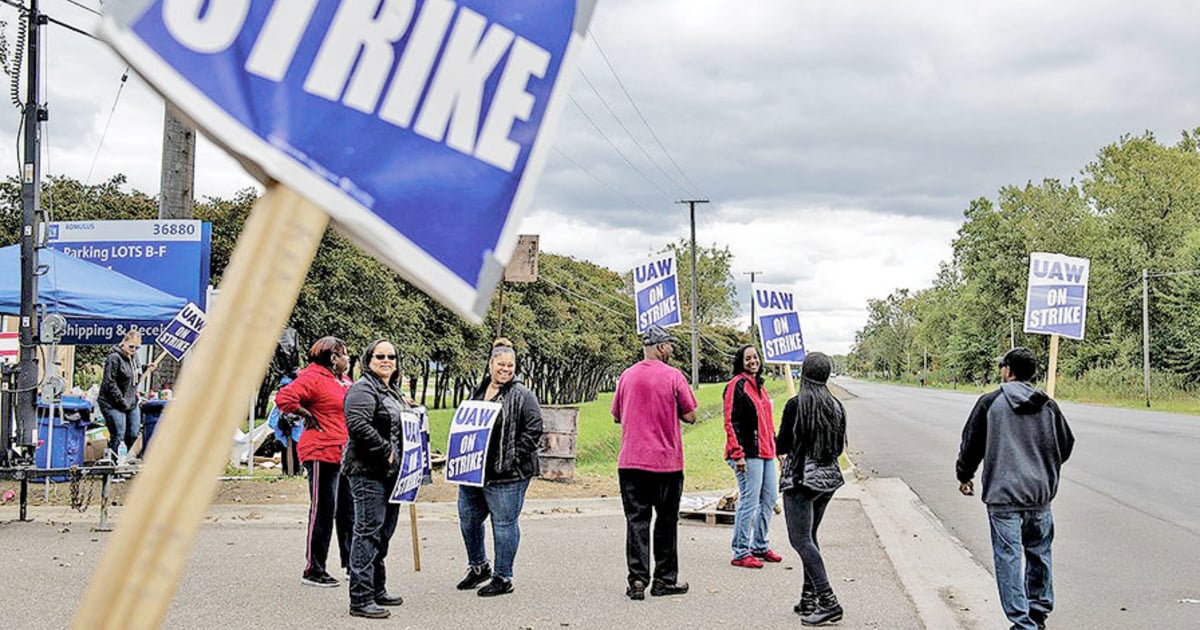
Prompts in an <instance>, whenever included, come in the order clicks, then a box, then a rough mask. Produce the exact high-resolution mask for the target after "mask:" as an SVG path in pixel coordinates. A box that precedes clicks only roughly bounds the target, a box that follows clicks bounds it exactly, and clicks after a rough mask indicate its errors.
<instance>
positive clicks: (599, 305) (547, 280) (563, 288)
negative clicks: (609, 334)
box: [543, 278, 629, 317]
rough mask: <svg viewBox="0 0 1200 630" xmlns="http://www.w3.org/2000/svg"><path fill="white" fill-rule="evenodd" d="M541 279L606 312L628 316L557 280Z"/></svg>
mask: <svg viewBox="0 0 1200 630" xmlns="http://www.w3.org/2000/svg"><path fill="white" fill-rule="evenodd" d="M543 280H545V281H546V284H549V285H550V286H552V287H554V288H556V289H558V290H559V291H562V292H564V293H570V294H571V295H574V296H575V297H577V298H579V299H581V300H583V301H584V302H587V303H589V304H592V305H593V306H597V307H599V308H602V309H604V310H606V311H608V312H610V313H614V314H616V315H620V316H621V317H628V316H629V313H622V312H620V311H618V310H615V309H612V308H609V307H607V306H605V305H603V304H601V303H599V302H597V301H595V300H593V299H591V298H589V297H588V296H586V295H583V294H582V293H579V292H577V291H574V290H572V289H568V288H567V287H564V286H563V285H561V284H559V283H557V282H555V281H553V280H550V279H549V278H543Z"/></svg>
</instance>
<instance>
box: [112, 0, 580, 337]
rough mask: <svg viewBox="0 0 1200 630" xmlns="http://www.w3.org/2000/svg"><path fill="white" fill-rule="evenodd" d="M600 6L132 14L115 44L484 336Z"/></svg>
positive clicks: (212, 129) (142, 6) (189, 2)
mask: <svg viewBox="0 0 1200 630" xmlns="http://www.w3.org/2000/svg"><path fill="white" fill-rule="evenodd" d="M593 8H594V0H557V1H552V2H547V1H545V0H506V1H505V2H492V1H490V0H457V1H454V0H383V1H380V0H273V1H272V0H124V1H113V2H109V3H108V4H107V5H106V6H105V17H104V19H103V20H102V21H101V25H100V29H99V32H100V33H101V35H102V36H103V38H104V39H105V40H107V41H108V42H109V43H110V44H111V45H112V46H113V48H114V49H115V50H116V51H117V52H118V53H119V54H120V55H121V56H122V57H123V58H124V59H125V60H126V61H127V62H129V64H130V65H131V66H133V67H134V68H136V69H137V71H138V73H139V74H141V75H142V76H143V77H145V78H146V80H147V81H149V82H150V83H152V84H153V85H154V87H155V88H156V89H157V90H158V91H160V92H162V93H163V94H164V95H165V96H166V97H167V98H168V99H169V100H170V101H172V102H173V103H174V104H175V105H176V106H177V107H179V108H180V109H181V110H183V111H184V112H185V113H186V114H187V115H188V116H189V117H191V118H192V119H193V120H195V121H196V123H197V124H199V125H200V126H202V127H203V128H204V129H205V131H206V132H207V133H208V134H209V135H210V136H211V137H212V138H214V139H215V140H217V141H218V142H219V143H221V144H222V145H223V146H224V147H225V148H226V149H228V150H229V151H231V152H233V153H234V154H236V155H238V156H239V157H240V158H242V162H243V164H245V165H246V166H247V167H248V168H249V169H251V171H252V172H253V173H254V174H255V175H256V176H258V177H259V178H260V179H263V180H264V181H267V180H277V181H280V182H282V183H284V184H286V185H288V186H290V187H292V188H293V189H295V190H296V191H298V192H299V193H301V194H302V195H304V196H305V197H307V198H308V199H310V200H311V201H312V202H313V203H315V204H317V205H319V206H321V207H323V208H324V209H325V210H326V211H327V212H329V213H330V215H331V216H332V217H333V219H334V220H335V222H336V223H337V224H338V226H339V227H340V229H341V230H342V231H344V232H345V233H346V234H347V235H349V236H350V237H351V238H353V239H355V240H356V241H357V242H358V243H359V244H361V245H362V246H363V247H365V248H366V249H368V250H370V251H371V252H373V253H374V254H375V255H376V256H378V257H379V258H380V259H382V260H384V261H385V262H387V263H388V264H389V265H391V266H392V267H394V268H395V269H396V270H397V271H398V272H400V273H401V274H403V275H404V276H405V277H407V278H408V279H409V280H411V281H412V282H414V283H415V284H417V285H418V286H420V287H421V288H422V289H424V290H425V291H426V292H428V293H430V294H431V295H433V296H435V297H437V298H438V299H440V300H441V301H442V302H443V303H445V304H446V305H447V306H450V307H451V308H453V309H454V310H456V311H458V312H459V313H460V314H462V315H464V316H465V317H467V318H468V319H471V320H472V321H475V322H477V323H478V322H482V319H483V315H484V313H485V312H486V310H487V306H488V302H489V301H490V297H491V293H492V290H493V288H494V287H495V285H496V283H497V282H498V281H499V280H500V277H501V274H502V272H503V269H504V266H505V265H506V264H507V263H508V260H509V257H510V256H511V255H512V251H513V249H514V248H515V247H516V244H517V236H518V235H517V226H518V225H519V223H520V221H519V219H520V216H521V214H522V213H523V212H524V209H525V208H526V207H527V206H528V205H529V202H530V200H531V198H532V196H533V187H534V183H535V180H536V178H537V176H538V175H539V174H540V172H541V170H542V167H543V166H544V164H545V159H546V155H547V152H548V151H549V148H550V147H549V142H548V140H547V136H548V129H549V128H551V127H552V126H553V124H554V122H555V120H556V118H557V116H558V114H559V112H560V111H561V109H562V104H563V100H564V96H565V95H564V93H565V91H566V90H565V81H563V80H562V79H563V78H564V77H566V76H568V75H569V72H570V70H571V68H572V67H573V63H574V57H575V55H576V54H577V51H578V49H579V47H580V45H581V43H582V41H583V36H584V34H585V33H586V31H587V23H588V20H589V19H590V17H591V13H592V10H593Z"/></svg>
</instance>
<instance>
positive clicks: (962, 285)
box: [849, 129, 1200, 391]
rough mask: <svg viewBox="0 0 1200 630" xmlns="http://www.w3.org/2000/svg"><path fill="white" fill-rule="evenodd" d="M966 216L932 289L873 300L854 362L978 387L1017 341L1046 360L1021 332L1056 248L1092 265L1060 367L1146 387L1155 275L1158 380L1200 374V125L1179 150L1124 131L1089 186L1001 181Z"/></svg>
mask: <svg viewBox="0 0 1200 630" xmlns="http://www.w3.org/2000/svg"><path fill="white" fill-rule="evenodd" d="M963 214H964V221H963V224H962V226H961V227H960V228H959V230H958V233H957V236H956V238H955V239H954V240H953V243H952V245H953V255H952V257H951V259H950V260H949V261H945V262H943V263H942V264H941V266H940V269H939V271H938V274H937V277H936V279H935V280H934V282H933V285H932V286H930V287H926V288H922V289H915V290H914V289H909V288H903V289H898V290H896V291H895V292H893V293H892V294H891V295H888V296H887V297H884V298H880V299H874V300H870V301H869V302H868V305H867V309H868V321H867V324H866V325H865V326H864V327H863V328H862V329H861V330H859V331H858V333H857V334H856V337H855V344H854V348H853V350H852V352H851V355H850V358H849V359H850V365H851V369H852V370H854V371H857V372H860V373H868V374H873V375H876V376H880V377H884V378H889V379H913V380H915V379H917V378H928V379H932V380H938V381H945V382H950V381H960V382H961V381H966V382H971V381H987V380H991V379H994V377H995V367H994V365H993V361H992V359H993V358H994V357H996V356H997V355H998V354H1000V353H1001V352H1003V351H1004V350H1007V349H1008V348H1009V346H1010V344H1015V345H1018V346H1021V345H1023V346H1027V347H1030V348H1033V349H1034V350H1035V352H1037V353H1038V354H1039V356H1041V357H1043V359H1044V358H1045V357H1046V356H1047V348H1048V339H1049V338H1048V337H1047V336H1045V335H1026V334H1024V333H1023V332H1022V327H1023V320H1024V309H1025V294H1026V284H1027V277H1028V270H1029V254H1030V253H1031V252H1051V253H1060V254H1066V255H1069V256H1078V257H1082V258H1088V259H1090V260H1091V271H1090V281H1089V287H1088V309H1087V321H1086V338H1085V339H1084V340H1082V341H1065V342H1064V343H1062V344H1061V347H1060V353H1059V372H1060V373H1061V374H1065V375H1068V376H1072V377H1076V378H1084V377H1086V376H1087V375H1089V374H1092V375H1102V376H1103V377H1104V378H1106V379H1110V380H1112V381H1113V382H1120V383H1126V384H1134V383H1136V384H1137V385H1135V386H1134V387H1137V386H1140V371H1141V368H1142V365H1143V361H1142V271H1143V270H1149V274H1150V276H1151V278H1150V281H1149V296H1148V298H1149V300H1148V301H1149V309H1148V311H1149V324H1150V326H1149V328H1150V335H1149V339H1150V365H1151V368H1152V369H1153V370H1154V375H1155V376H1154V378H1155V379H1156V380H1157V381H1165V382H1166V383H1168V384H1170V385H1172V386H1178V387H1181V388H1185V387H1188V386H1189V384H1191V383H1194V382H1195V381H1196V378H1197V377H1200V334H1198V333H1197V330H1198V324H1200V275H1197V274H1200V129H1196V130H1191V131H1184V132H1183V133H1182V134H1181V138H1180V140H1179V141H1178V142H1176V143H1174V144H1164V143H1162V142H1160V141H1159V140H1158V139H1156V138H1155V137H1154V135H1153V134H1151V133H1148V132H1147V133H1144V134H1142V135H1136V136H1135V135H1126V136H1122V137H1121V138H1120V139H1119V140H1118V141H1116V142H1114V143H1112V144H1110V145H1108V146H1105V147H1103V148H1102V149H1100V150H1099V151H1098V152H1097V154H1096V156H1095V158H1094V159H1093V160H1092V161H1090V162H1088V163H1087V164H1086V165H1085V166H1084V167H1083V169H1082V171H1081V173H1080V179H1079V181H1075V180H1074V179H1072V180H1071V181H1067V182H1063V181H1060V180H1056V179H1046V180H1043V181H1042V182H1041V183H1037V184H1035V183H1032V182H1030V183H1027V184H1025V185H1024V186H1015V185H1009V186H1004V187H1003V188H1001V189H1000V190H999V193H998V195H997V196H996V198H995V199H990V198H986V197H981V198H979V199H976V200H974V201H972V202H970V203H969V205H968V207H967V208H966V209H965V210H964V213H963ZM1135 391H1136V390H1135Z"/></svg>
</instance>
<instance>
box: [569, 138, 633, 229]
mask: <svg viewBox="0 0 1200 630" xmlns="http://www.w3.org/2000/svg"><path fill="white" fill-rule="evenodd" d="M554 152H555V153H557V154H559V155H560V156H562V157H563V159H565V160H566V161H568V162H570V163H571V164H573V165H574V166H575V168H578V169H579V170H580V171H582V172H583V174H584V175H587V176H588V177H591V178H592V179H594V180H595V181H596V183H598V184H600V185H601V186H604V187H605V188H607V189H608V190H609V191H610V192H612V193H613V194H614V195H616V196H618V197H620V198H621V199H622V200H624V201H625V202H626V203H628V204H629V205H631V206H633V207H635V208H637V209H638V210H641V211H643V212H646V213H649V214H654V213H653V212H652V211H651V210H650V209H648V208H646V206H643V205H642V204H640V203H638V202H636V201H634V200H632V199H630V198H629V197H628V196H627V195H626V194H625V193H623V192H621V191H619V190H617V189H616V188H614V187H613V186H612V185H611V184H609V183H608V182H606V181H604V180H602V179H600V178H599V177H597V176H596V175H595V174H594V173H592V172H591V171H590V170H588V169H586V168H584V166H583V165H582V164H580V163H579V162H578V161H576V160H575V158H572V157H571V156H569V155H567V154H566V153H563V151H562V149H560V148H558V147H554Z"/></svg>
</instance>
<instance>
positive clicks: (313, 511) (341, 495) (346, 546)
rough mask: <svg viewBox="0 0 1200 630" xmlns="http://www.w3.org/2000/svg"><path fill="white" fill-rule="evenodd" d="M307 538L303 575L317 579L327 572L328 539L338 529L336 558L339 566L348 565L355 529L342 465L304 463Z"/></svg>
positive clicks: (352, 509) (351, 505)
mask: <svg viewBox="0 0 1200 630" xmlns="http://www.w3.org/2000/svg"><path fill="white" fill-rule="evenodd" d="M304 469H305V470H307V471H308V498H309V500H310V501H311V507H310V508H309V510H308V536H307V538H306V540H305V552H304V574H305V575H309V576H313V577H319V576H322V575H325V574H326V573H327V572H328V571H327V570H326V568H325V561H326V559H327V558H328V557H329V540H330V538H331V535H332V534H333V531H334V525H336V526H337V542H338V558H339V559H340V560H341V566H342V567H348V566H350V539H351V536H352V530H353V528H354V505H353V502H352V500H351V499H350V485H349V483H348V482H347V481H346V477H345V475H342V465H341V464H331V463H329V462H318V461H307V462H304Z"/></svg>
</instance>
